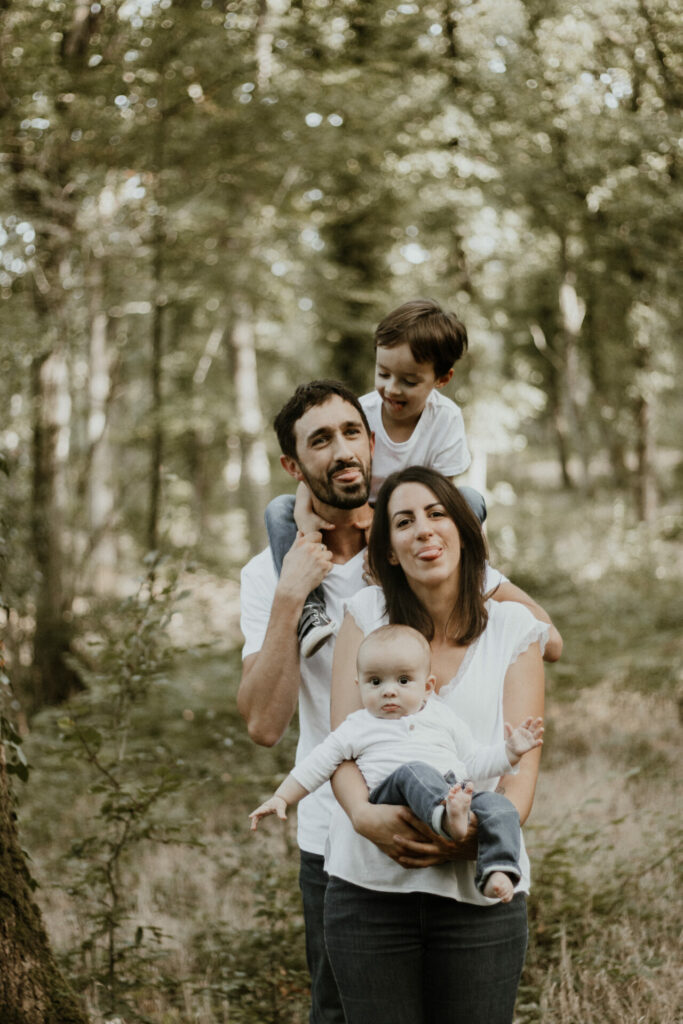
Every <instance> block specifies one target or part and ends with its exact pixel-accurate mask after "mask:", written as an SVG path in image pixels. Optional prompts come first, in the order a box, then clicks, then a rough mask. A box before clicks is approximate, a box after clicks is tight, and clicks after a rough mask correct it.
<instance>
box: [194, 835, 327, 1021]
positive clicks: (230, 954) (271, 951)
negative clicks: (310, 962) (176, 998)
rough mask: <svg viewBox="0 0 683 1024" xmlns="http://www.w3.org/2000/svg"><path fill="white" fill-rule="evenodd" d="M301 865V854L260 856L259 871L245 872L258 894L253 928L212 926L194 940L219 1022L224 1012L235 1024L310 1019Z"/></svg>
mask: <svg viewBox="0 0 683 1024" xmlns="http://www.w3.org/2000/svg"><path fill="white" fill-rule="evenodd" d="M297 864H298V857H297V856H296V854H294V856H293V857H292V858H291V859H289V860H288V861H285V862H284V863H280V862H278V861H277V860H275V859H274V858H273V857H272V856H269V855H268V854H263V855H261V854H259V856H258V863H257V864H256V865H255V866H252V867H251V868H248V867H246V866H245V867H244V869H243V870H242V871H241V872H240V879H241V884H244V885H245V886H246V887H247V888H248V890H249V891H251V892H252V893H254V905H253V908H252V911H251V914H250V924H249V925H247V926H246V927H239V928H238V927H230V926H226V925H225V924H223V923H217V922H212V923H211V924H210V925H209V926H208V927H207V928H206V929H204V930H203V931H201V932H199V933H198V934H197V935H196V936H195V937H194V940H193V943H192V956H193V960H194V962H193V968H194V971H195V973H197V974H199V973H200V972H201V973H202V974H203V975H204V976H205V978H206V981H205V982H204V984H203V985H202V987H201V988H200V989H199V990H198V991H203V992H206V993H209V994H210V999H211V1005H212V1007H213V1008H214V1012H215V1013H216V1015H217V1017H218V1015H219V1014H220V1011H221V1009H222V1008H225V1009H227V1012H228V1013H229V1019H230V1020H231V1021H234V1022H235V1024H264V1022H266V1021H268V1022H270V1024H279V1022H282V1024H284V1022H288V1024H296V1022H301V1024H303V1022H304V1021H305V1020H307V1019H308V1011H309V985H310V982H309V977H308V969H307V967H306V959H305V956H304V949H303V935H304V927H303V918H302V916H301V904H300V898H299V891H298V886H297V884H296V878H297ZM195 985H196V983H195Z"/></svg>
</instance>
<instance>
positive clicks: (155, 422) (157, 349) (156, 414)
mask: <svg viewBox="0 0 683 1024" xmlns="http://www.w3.org/2000/svg"><path fill="white" fill-rule="evenodd" d="M162 332H163V306H162V305H161V304H160V302H159V301H156V302H155V303H154V309H153V313H152V358H151V363H150V387H151V394H152V408H151V412H150V417H151V421H152V437H151V443H150V467H149V468H150V482H149V512H148V519H147V547H148V549H149V550H150V551H156V550H157V549H158V547H159V517H160V515H161V467H162V458H163V446H164V438H163V429H162V424H161V410H162V390H161V361H162V336H163V335H162Z"/></svg>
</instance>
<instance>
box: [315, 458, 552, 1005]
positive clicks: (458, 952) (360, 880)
mask: <svg viewBox="0 0 683 1024" xmlns="http://www.w3.org/2000/svg"><path fill="white" fill-rule="evenodd" d="M369 560H370V568H371V570H372V572H373V574H374V576H375V578H376V579H377V580H379V582H380V583H381V586H382V589H380V588H379V587H368V588H367V589H366V590H363V591H361V592H360V593H359V594H358V595H356V597H354V598H353V599H352V600H351V601H350V602H349V605H348V613H347V615H346V617H345V619H344V623H343V624H342V627H341V630H340V633H339V637H338V639H337V644H336V651H335V668H334V673H333V682H332V727H333V728H334V727H335V726H336V725H338V724H339V722H340V721H342V720H343V719H344V718H345V717H346V715H348V714H350V713H351V711H355V710H356V709H357V708H358V707H359V706H360V705H359V699H358V694H357V690H358V688H357V687H355V686H354V685H353V680H354V675H355V668H354V666H355V657H356V652H357V650H358V647H359V645H360V642H361V640H362V639H363V636H364V635H365V634H367V633H369V632H371V631H372V630H373V629H376V628H377V627H378V626H380V625H382V624H383V623H385V622H387V621H390V622H400V623H405V624H408V625H412V626H414V627H416V628H417V629H419V630H420V632H422V633H423V634H424V636H426V638H427V640H428V641H429V643H430V647H431V652H432V672H433V673H434V675H435V676H436V679H437V684H436V689H437V692H438V693H439V695H440V697H441V698H442V699H444V700H445V701H446V702H447V703H448V704H449V705H450V706H451V707H452V708H453V710H454V711H455V712H456V713H457V714H459V715H460V716H461V717H462V718H464V719H465V721H466V722H467V723H468V724H469V726H470V728H471V730H472V732H473V734H474V736H475V738H476V739H477V740H478V741H480V742H481V743H492V742H494V741H495V740H498V739H501V738H502V737H503V732H504V723H505V722H506V721H509V722H520V721H522V720H524V719H525V718H527V717H528V716H533V717H538V716H540V715H542V713H543V665H542V657H541V656H542V651H541V648H540V645H541V644H543V643H544V642H545V638H546V636H547V627H546V626H545V624H544V623H541V622H538V621H537V620H536V619H534V618H533V616H532V615H531V613H530V612H529V611H528V610H527V609H526V608H524V607H522V606H521V605H518V604H516V603H514V602H496V601H491V600H490V601H486V600H485V598H484V593H485V589H486V574H487V567H486V545H485V541H484V538H483V536H482V533H481V529H480V527H479V523H478V522H477V520H476V518H475V517H474V515H473V514H472V512H471V511H470V509H469V507H468V506H467V504H466V502H465V501H464V499H462V498H461V496H460V495H459V493H458V491H457V490H456V489H455V488H454V487H453V486H452V484H451V483H450V482H449V481H448V480H446V479H445V478H444V477H442V476H441V475H440V474H439V473H436V472H435V471H433V470H429V469H425V468H423V467H411V468H409V469H405V470H402V471H401V472H399V473H395V474H393V475H392V476H390V477H388V478H387V480H386V481H385V483H384V485H383V487H382V489H381V491H380V493H379V495H378V498H377V504H376V506H375V513H374V521H373V527H372V533H371V537H370V542H369ZM539 756H540V751H539V752H536V751H534V752H532V753H530V754H528V755H527V756H526V757H525V758H524V759H523V761H522V764H521V766H520V770H519V773H518V774H516V775H514V776H507V777H505V778H504V779H501V780H500V783H499V786H498V788H499V791H500V790H501V789H502V791H504V792H505V795H506V796H507V797H508V798H509V799H510V800H511V801H512V803H513V804H514V805H515V807H516V808H517V810H518V812H519V817H520V820H521V822H522V823H523V822H524V821H525V819H526V818H527V816H528V814H529V811H530V810H531V804H532V801H533V795H534V789H535V785H536V778H537V774H538V765H539ZM490 785H491V788H493V787H494V786H495V781H492V782H491V784H490ZM334 790H335V795H336V796H337V799H338V801H339V803H340V804H341V807H338V808H337V811H336V813H335V816H334V818H333V822H332V827H331V830H330V839H329V844H328V847H329V848H328V855H327V858H326V867H327V870H328V873H329V875H330V882H329V885H328V889H327V896H326V903H325V939H326V944H327V948H328V953H329V957H330V961H331V963H332V967H333V970H334V973H335V976H336V978H337V983H338V985H339V990H340V992H341V996H342V1002H343V1004H344V1011H345V1013H346V1018H347V1022H348V1024H437V1022H438V1024H510V1022H511V1021H512V1016H513V1009H514V1002H515V996H516V992H517V986H518V984H519V977H520V974H521V970H522V965H523V961H524V953H525V950H526V937H527V925H526V903H525V893H526V892H527V891H528V885H529V870H528V859H527V857H526V853H525V852H524V850H522V857H521V861H520V865H521V868H522V880H521V881H520V884H519V886H518V887H517V892H516V893H515V896H514V898H513V899H512V901H511V902H510V903H507V904H502V903H497V902H496V901H495V900H489V899H486V897H484V896H482V895H481V894H480V893H479V892H478V890H477V889H476V887H475V885H474V862H473V859H472V858H473V857H474V856H475V851H476V828H475V824H476V823H473V826H472V829H471V834H470V836H469V837H468V838H467V839H466V840H464V841H463V842H462V843H448V842H446V841H444V840H441V839H439V838H438V837H436V836H435V834H434V833H432V832H431V831H430V830H428V829H426V828H425V827H424V826H423V825H421V823H419V822H418V821H417V819H415V818H414V817H413V815H412V814H411V812H410V811H409V810H408V809H407V808H405V807H404V808H396V807H386V806H385V807H382V806H376V805H373V804H370V803H369V802H368V792H367V788H366V786H365V783H364V782H363V779H362V776H361V775H360V772H359V771H358V769H357V768H356V766H355V764H353V763H347V764H345V765H342V766H341V768H340V769H339V770H338V771H337V774H336V775H335V778H334ZM342 807H343V808H344V810H343V811H342V809H341V808H342ZM344 811H345V812H346V813H344ZM387 854H388V856H386V855H387ZM389 858H392V859H389ZM406 869H408V870H406Z"/></svg>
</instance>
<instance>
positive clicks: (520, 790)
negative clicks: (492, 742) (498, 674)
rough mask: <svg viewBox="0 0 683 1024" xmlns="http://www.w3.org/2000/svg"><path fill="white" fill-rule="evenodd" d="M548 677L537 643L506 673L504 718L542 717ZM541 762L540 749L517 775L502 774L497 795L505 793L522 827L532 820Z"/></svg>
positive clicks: (524, 761)
mask: <svg viewBox="0 0 683 1024" xmlns="http://www.w3.org/2000/svg"><path fill="white" fill-rule="evenodd" d="M544 694H545V678H544V673H543V661H542V659H541V651H540V648H539V646H538V644H537V643H535V644H532V645H531V646H530V647H529V648H527V650H526V651H525V652H524V653H523V654H520V656H519V658H517V661H515V662H514V664H512V665H510V667H509V669H508V670H507V672H506V674H505V686H504V690H503V716H504V718H505V721H506V722H511V723H514V722H521V721H523V720H524V719H525V718H528V717H529V716H530V715H531V716H532V717H533V718H539V717H541V716H542V715H543V705H544ZM540 763H541V748H540V747H537V748H536V750H531V751H530V752H529V753H528V754H525V755H524V757H523V758H522V760H521V761H520V763H519V772H518V773H517V774H516V775H503V776H502V777H501V780H500V783H499V784H498V790H497V791H498V792H499V793H504V794H505V796H506V797H507V798H508V800H510V801H511V802H512V803H513V804H514V805H515V807H516V808H517V810H518V811H519V820H520V822H521V824H522V825H523V824H524V822H525V821H526V819H527V818H528V817H529V813H530V811H531V805H532V804H533V802H534V792H535V790H536V780H537V779H538V769H539V766H540Z"/></svg>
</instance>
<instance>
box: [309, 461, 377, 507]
mask: <svg viewBox="0 0 683 1024" xmlns="http://www.w3.org/2000/svg"><path fill="white" fill-rule="evenodd" d="M350 467H353V468H354V469H359V470H360V471H361V474H362V478H361V479H360V480H359V481H358V483H355V484H343V483H339V482H337V481H335V480H334V479H333V476H334V474H335V473H339V472H340V470H343V469H348V468H350ZM299 469H300V470H301V472H302V473H303V477H304V480H305V481H306V484H307V486H308V488H309V490H310V491H311V493H312V494H313V496H314V497H315V498H317V499H318V501H322V502H323V503H324V504H325V505H329V506H330V507H331V508H339V509H351V508H360V507H361V505H364V504H365V503H366V501H367V500H368V495H369V494H370V467H369V466H364V465H363V463H362V462H360V461H358V460H357V459H353V460H351V461H349V462H337V463H335V465H334V466H332V468H331V469H330V470H329V471H328V473H327V475H326V476H325V477H313V476H309V474H308V473H307V472H306V470H305V469H304V467H303V466H302V465H301V464H299Z"/></svg>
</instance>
